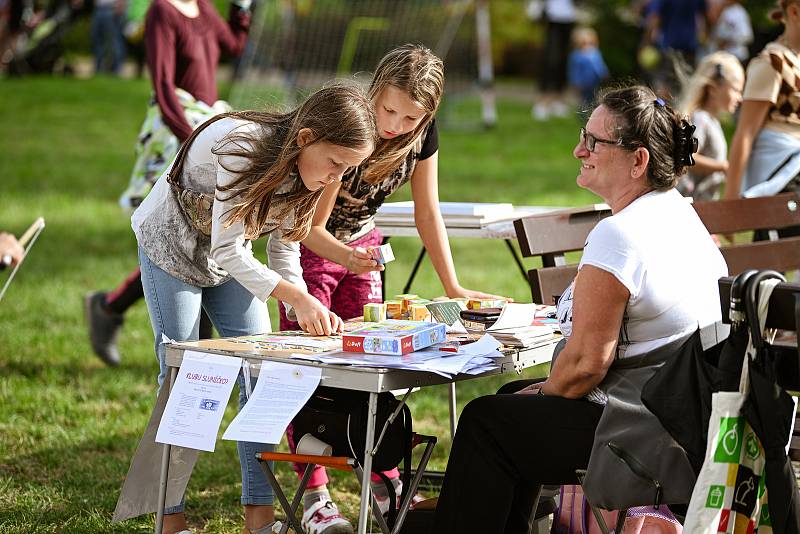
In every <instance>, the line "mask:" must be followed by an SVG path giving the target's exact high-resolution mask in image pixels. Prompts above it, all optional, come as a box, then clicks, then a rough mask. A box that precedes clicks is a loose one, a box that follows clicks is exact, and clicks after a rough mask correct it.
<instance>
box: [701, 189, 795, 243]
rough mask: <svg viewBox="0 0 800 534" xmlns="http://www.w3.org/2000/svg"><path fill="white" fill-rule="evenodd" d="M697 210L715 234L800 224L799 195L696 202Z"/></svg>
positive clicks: (787, 194) (786, 194) (710, 230)
mask: <svg viewBox="0 0 800 534" xmlns="http://www.w3.org/2000/svg"><path fill="white" fill-rule="evenodd" d="M694 209H695V211H696V212H697V215H698V216H700V220H701V221H703V224H704V225H705V226H706V228H707V229H708V231H709V232H710V233H712V234H726V233H731V232H745V231H750V230H766V229H773V228H787V227H789V226H798V225H800V195H798V194H797V193H784V194H782V195H775V196H771V197H761V198H737V199H733V200H710V201H707V202H695V203H694Z"/></svg>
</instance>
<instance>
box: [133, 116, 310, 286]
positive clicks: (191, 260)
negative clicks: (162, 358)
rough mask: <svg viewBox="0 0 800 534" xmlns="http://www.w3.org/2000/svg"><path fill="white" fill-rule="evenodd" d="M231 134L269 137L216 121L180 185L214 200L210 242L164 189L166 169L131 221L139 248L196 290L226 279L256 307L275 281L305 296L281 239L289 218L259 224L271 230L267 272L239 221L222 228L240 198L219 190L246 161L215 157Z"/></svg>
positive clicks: (292, 251) (293, 254)
mask: <svg viewBox="0 0 800 534" xmlns="http://www.w3.org/2000/svg"><path fill="white" fill-rule="evenodd" d="M234 131H236V133H237V134H238V133H244V134H258V135H269V134H268V133H266V134H265V133H263V132H261V127H260V126H259V125H257V124H255V123H251V122H247V121H241V120H236V119H233V118H229V117H228V118H224V119H220V120H218V121H217V122H215V123H213V124H211V125H209V126H208V127H206V128H205V129H204V130H203V131H202V132H200V134H198V136H197V137H196V138H195V140H194V142H193V143H192V146H191V147H190V148H189V151H188V153H187V155H186V160H185V161H184V167H183V173H182V176H181V183H182V184H183V186H184V187H186V188H187V189H191V190H193V191H197V192H200V193H205V194H208V195H211V194H214V195H215V196H214V203H213V207H212V222H211V235H210V236H207V235H204V234H203V233H201V232H199V231H198V230H196V229H195V228H194V227H193V226H192V225H191V224H190V222H189V220H188V218H187V217H186V215H185V213H184V212H183V209H182V208H181V206H180V204H179V201H178V199H177V198H176V196H175V193H174V191H173V189H172V187H171V186H170V184H169V183H168V182H167V174H168V173H169V172H170V170H171V168H172V165H170V168H169V169H167V171H166V172H165V173H164V175H162V176H161V177H160V178H159V179H158V181H157V182H156V185H155V186H154V187H153V190H152V191H151V192H150V194H149V195H148V196H147V198H146V199H145V200H144V202H142V204H141V205H140V206H139V207H138V208H137V209H136V211H135V212H134V213H133V217H132V218H131V226H132V227H133V231H134V233H135V234H136V239H137V241H138V243H139V246H140V247H141V248H142V250H143V251H144V252H145V254H146V255H147V257H148V258H149V259H150V261H152V262H153V263H154V264H156V265H157V266H158V267H160V268H161V269H163V270H164V271H166V272H167V273H169V274H170V275H172V276H174V277H175V278H177V279H179V280H181V281H183V282H186V283H188V284H191V285H194V286H197V287H213V286H217V285H220V284H222V283H224V282H226V281H228V280H229V279H230V278H231V277H233V278H235V279H236V280H237V281H238V282H239V283H240V284H242V286H244V287H245V288H246V289H247V290H248V291H250V292H251V293H252V294H253V295H255V296H256V297H257V298H258V299H260V300H262V301H264V300H266V299H267V297H269V296H270V294H272V291H273V290H274V289H275V286H277V285H278V282H280V280H281V279H284V280H287V281H289V282H291V283H293V284H295V285H297V286H299V287H301V288H303V289H306V285H305V282H304V281H303V273H302V268H301V267H300V247H299V244H298V243H294V242H284V241H282V240H281V237H282V236H283V234H284V233H285V232H286V231H287V230H289V229H291V228H292V225H293V224H294V217H293V215H292V216H289V217H287V218H285V219H284V220H281V221H278V220H275V219H272V220H270V221H269V222H268V224H267V225H266V229H270V228H273V227H274V230H272V231H271V232H270V237H269V242H268V244H267V255H268V258H269V267H268V266H266V265H264V264H263V263H261V262H260V261H259V260H258V259H256V258H255V256H254V255H253V251H252V243H251V242H250V241H249V240H248V239H246V238H245V231H244V224H243V223H242V222H241V221H240V222H236V223H234V224H231V225H230V226H229V227H228V228H225V222H226V221H227V219H228V216H229V214H230V209H231V208H232V207H233V206H235V204H236V203H237V202H238V201H240V200H241V197H239V196H234V197H233V198H228V197H231V192H230V191H219V189H218V188H219V186H223V187H225V186H229V185H231V184H232V183H233V182H235V181H236V180H237V179H238V178H239V176H238V175H237V174H235V172H230V170H233V171H236V170H238V169H242V168H244V166H245V165H246V164H247V160H246V159H244V158H241V157H238V156H217V155H216V154H214V153H213V152H212V149H213V148H215V147H219V146H220V144H221V143H222V142H223V140H224V139H225V138H226V136H228V135H229V134H230V133H232V132H234ZM226 168H227V169H226ZM299 179H300V178H299V177H298V176H297V175H296V174H292V175H290V176H289V177H288V178H287V179H286V181H285V182H284V183H283V184H282V185H281V186H280V188H279V189H278V190H277V191H276V196H279V195H280V194H281V193H284V192H288V191H290V190H292V189H293V188H294V187H296V186H297V180H299ZM271 208H272V207H271ZM270 212H272V209H270Z"/></svg>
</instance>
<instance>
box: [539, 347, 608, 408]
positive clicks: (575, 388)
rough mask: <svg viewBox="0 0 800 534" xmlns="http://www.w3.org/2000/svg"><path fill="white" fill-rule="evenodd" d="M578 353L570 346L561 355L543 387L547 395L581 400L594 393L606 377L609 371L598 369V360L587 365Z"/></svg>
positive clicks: (586, 360)
mask: <svg viewBox="0 0 800 534" xmlns="http://www.w3.org/2000/svg"><path fill="white" fill-rule="evenodd" d="M588 360H589V359H588V358H582V357H581V355H580V354H579V353H578V351H574V350H570V346H569V344H568V345H567V346H566V347H564V350H563V351H562V352H561V354H559V356H558V359H557V360H556V363H555V365H554V366H553V370H552V371H551V373H550V376H549V377H548V379H547V381H546V382H545V384H544V385H543V387H542V391H543V392H544V393H545V394H546V395H557V396H559V397H565V398H567V399H579V398H581V397H584V396H586V395H587V394H588V393H589V392H590V391H592V390H593V389H594V388H595V387H596V386H597V385H598V384H599V383H600V382H602V381H603V378H604V377H605V375H606V371H607V369H605V368H602V367H598V366H597V365H596V360H594V361H593V362H592V365H587V362H588Z"/></svg>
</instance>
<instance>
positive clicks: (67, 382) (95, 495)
mask: <svg viewBox="0 0 800 534" xmlns="http://www.w3.org/2000/svg"><path fill="white" fill-rule="evenodd" d="M149 92H150V91H149V86H148V82H146V81H126V80H117V79H104V78H99V79H95V80H90V81H79V80H72V79H59V78H32V79H25V80H3V82H2V83H0V101H2V102H3V104H2V112H0V113H1V114H2V119H3V120H2V124H3V128H2V129H0V147H2V148H0V229H4V230H8V231H11V232H13V233H15V234H17V235H19V234H20V233H21V232H22V231H24V229H25V228H26V227H27V226H28V225H29V224H30V223H31V222H32V221H33V220H34V218H35V217H36V216H38V215H42V216H44V217H45V219H46V221H47V228H46V229H45V231H44V233H43V234H42V236H41V237H40V239H39V241H38V243H37V244H36V246H35V248H34V249H33V251H32V253H31V255H30V257H29V258H28V260H27V261H26V263H25V265H24V266H23V268H22V269H21V270H20V272H19V274H18V276H17V278H16V279H15V280H14V282H13V284H12V286H11V287H10V289H9V291H8V293H7V294H6V296H5V298H4V300H3V302H2V303H0V343H1V344H2V345H1V346H2V348H0V377H2V378H1V379H0V406H2V409H0V532H3V533H5V534H11V533H29V532H34V531H35V532H76V533H94V532H98V533H99V532H104V533H105V532H148V531H152V524H153V518H152V516H150V517H142V518H139V519H134V520H130V521H127V522H125V523H122V524H112V523H111V522H110V519H111V514H112V512H113V510H114V506H115V503H116V499H117V497H118V494H119V489H120V487H121V485H122V481H123V479H124V477H125V474H126V472H127V469H128V464H129V460H130V458H131V456H132V454H133V451H134V449H135V447H136V444H137V442H138V438H139V436H140V434H141V432H142V431H143V429H144V427H145V425H146V422H147V420H148V417H149V414H150V410H151V408H152V404H153V401H154V400H155V378H156V375H157V371H158V366H157V364H156V360H155V358H154V355H153V339H152V330H151V329H150V323H149V320H148V318H147V313H146V310H145V306H144V304H143V303H141V304H138V305H136V306H134V307H133V308H132V309H131V311H130V313H129V314H128V316H127V320H126V324H125V329H124V332H123V335H122V336H121V339H120V350H121V352H122V354H123V364H122V365H121V366H120V367H119V368H117V369H109V368H107V367H105V366H104V365H103V364H102V363H101V362H100V361H99V360H98V359H97V358H96V357H95V356H94V355H93V354H92V352H91V350H90V348H89V345H88V340H87V335H86V327H85V325H84V320H83V311H82V296H83V294H84V293H85V292H87V291H89V290H92V289H100V288H112V287H114V286H115V285H116V284H118V283H119V282H120V281H121V280H122V277H123V276H124V275H126V274H127V273H128V272H129V271H130V270H131V269H133V268H134V267H135V265H136V256H135V250H136V249H135V240H134V236H133V234H132V232H131V230H130V225H129V221H128V219H127V217H125V216H124V215H123V214H122V212H121V211H120V209H119V207H118V206H117V198H118V196H119V194H120V193H121V191H122V190H123V189H124V188H125V186H126V184H127V180H128V173H129V171H130V168H131V166H132V163H133V144H134V141H135V137H136V134H137V132H138V128H139V125H140V123H141V120H142V118H143V116H144V110H145V106H146V103H147V100H148V97H149ZM474 106H475V104H470V103H459V104H458V108H457V109H455V110H454V111H453V113H454V114H455V115H458V114H459V113H462V114H463V113H471V112H475V108H474ZM499 113H500V122H499V125H498V126H497V127H496V128H495V129H493V130H491V131H480V130H472V131H470V130H464V129H452V130H449V129H447V128H446V125H444V126H445V127H444V128H443V130H442V132H441V156H440V159H441V163H440V175H441V177H440V189H441V198H442V200H451V201H481V202H491V201H496V202H513V203H514V204H517V205H561V206H568V205H580V204H586V203H591V202H596V201H597V198H596V197H595V196H593V195H592V194H590V193H588V192H585V191H581V190H579V189H578V188H577V187H576V186H575V182H574V176H575V175H576V172H577V163H576V161H575V160H574V159H573V158H572V156H571V150H572V148H573V146H574V142H575V140H576V138H577V128H578V126H579V125H578V123H577V121H576V120H575V119H563V120H554V121H551V122H548V123H533V122H532V121H531V120H530V116H529V110H528V106H527V105H526V104H523V103H515V102H500V106H499ZM396 197H397V198H396V199H395V198H393V200H405V199H407V198H409V191H408V189H404V190H402V191H400V192H398V194H397V195H396ZM392 244H393V247H394V251H395V256H396V257H397V258H398V260H397V261H396V262H394V263H393V264H391V266H390V268H389V269H388V288H387V289H388V294H390V295H391V294H395V293H399V292H400V290H401V289H402V284H403V282H404V280H405V278H406V276H407V273H408V272H409V270H410V268H411V264H412V262H413V260H414V258H415V257H416V253H417V251H418V247H419V241H418V240H417V239H412V238H402V239H401V238H395V239H393V240H392ZM256 248H258V249H260V250H261V252H260V254H261V256H262V258H263V248H264V247H263V244H259V245H258V246H257V247H256ZM452 248H453V255H454V257H455V262H456V265H457V268H458V273H459V276H460V279H461V281H462V284H463V285H464V286H466V287H474V288H480V289H484V290H487V291H492V292H495V293H500V294H506V295H510V296H512V297H514V298H515V299H517V300H522V301H526V300H529V298H530V296H529V291H528V288H527V286H526V284H525V283H524V281H523V279H522V277H521V276H520V274H519V273H518V271H517V268H516V267H515V266H514V264H513V263H512V261H511V258H510V257H509V255H508V251H507V250H506V248H505V246H504V245H503V244H502V243H501V242H499V241H492V240H485V241H479V240H468V239H460V240H453V241H452ZM4 279H5V277H4V276H3V277H2V280H3V281H4ZM412 289H413V291H414V292H415V293H418V294H420V295H423V296H429V297H434V296H437V295H439V294H441V293H442V289H441V286H440V285H439V283H438V280H437V279H436V277H435V274H434V272H433V269H432V267H431V266H430V264H429V263H428V262H426V263H424V264H423V267H422V269H421V270H420V273H419V275H418V277H417V281H416V282H415V285H414V286H413V288H412ZM274 319H275V316H274V307H273V320H274ZM512 378H514V377H512V376H507V377H503V378H502V379H484V380H474V381H469V382H466V383H463V384H460V385H459V389H458V391H459V405H460V406H463V404H464V403H465V402H467V401H468V400H470V399H471V398H474V397H475V396H477V395H482V394H488V393H492V392H493V391H495V390H496V389H497V387H498V386H499V384H500V383H502V382H503V381H506V380H510V379H512ZM446 393H447V390H446V389H445V388H430V389H428V390H425V391H422V392H420V393H418V394H416V395H415V396H414V398H413V399H412V400H411V405H412V411H413V414H414V418H415V428H417V429H419V430H420V431H421V432H424V433H433V434H434V435H438V436H439V438H440V442H439V445H437V448H436V453H435V456H434V459H433V461H432V467H434V468H438V469H443V468H444V467H445V463H446V458H447V451H448V449H449V445H450V442H449V437H448V436H447V434H448V426H447V401H446V399H447V397H446ZM235 405H236V402H235V400H234V401H232V402H230V403H229V407H228V413H227V414H226V423H225V424H227V422H229V421H230V419H231V418H232V417H233V415H234V411H235ZM279 470H280V477H281V479H282V480H283V481H285V482H287V484H289V485H291V483H292V482H293V480H294V474H293V473H292V472H291V470H290V469H289V468H288V466H285V465H282V466H280V468H279ZM239 477H240V475H239V466H238V460H237V458H236V448H235V443H232V442H229V441H219V442H218V444H217V451H216V452H215V453H214V454H213V455H203V458H202V459H201V461H200V462H199V464H198V467H197V469H196V470H195V473H194V476H193V478H192V481H191V483H190V484H189V491H188V494H187V502H188V503H189V505H188V509H187V510H188V516H189V520H190V523H191V526H192V528H193V529H194V531H195V532H206V533H222V532H238V531H239V530H238V529H239V528H240V527H241V525H242V519H241V510H240V507H239V506H238V502H239V491H240V490H239ZM334 478H335V483H334V484H333V485H332V489H333V493H334V496H335V497H336V498H337V499H338V501H339V503H340V505H341V508H342V510H343V512H344V513H345V514H346V515H347V516H349V517H351V518H353V517H355V516H356V514H357V505H358V498H357V494H356V489H355V484H354V482H353V481H352V480H351V479H352V478H353V477H352V476H351V475H348V476H347V477H338V476H336V475H335V474H334Z"/></svg>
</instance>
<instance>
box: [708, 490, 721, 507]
mask: <svg viewBox="0 0 800 534" xmlns="http://www.w3.org/2000/svg"><path fill="white" fill-rule="evenodd" d="M723 497H725V486H711V489H709V490H708V499H706V508H722V502H723Z"/></svg>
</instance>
